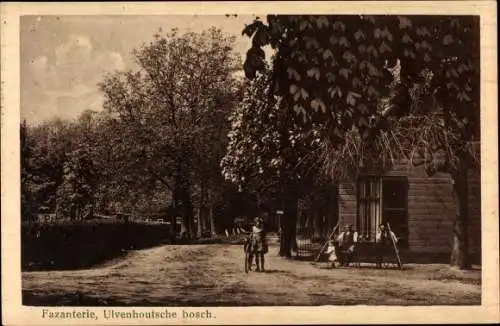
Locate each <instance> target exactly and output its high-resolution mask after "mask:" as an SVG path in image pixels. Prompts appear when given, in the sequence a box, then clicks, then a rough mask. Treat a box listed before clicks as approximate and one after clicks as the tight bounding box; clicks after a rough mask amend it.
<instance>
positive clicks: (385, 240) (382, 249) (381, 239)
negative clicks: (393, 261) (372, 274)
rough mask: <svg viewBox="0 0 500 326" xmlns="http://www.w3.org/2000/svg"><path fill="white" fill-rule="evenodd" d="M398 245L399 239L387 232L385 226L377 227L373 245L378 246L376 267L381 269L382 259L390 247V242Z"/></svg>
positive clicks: (392, 233)
mask: <svg viewBox="0 0 500 326" xmlns="http://www.w3.org/2000/svg"><path fill="white" fill-rule="evenodd" d="M391 238H392V241H394V243H398V241H399V239H398V238H397V237H396V235H395V234H394V232H392V231H389V230H388V229H387V228H386V227H385V224H383V223H382V224H380V225H379V226H378V231H377V235H376V237H375V243H376V244H377V246H378V249H377V267H382V261H383V259H384V255H385V253H386V252H387V251H388V250H389V249H390V248H391V247H392V241H391Z"/></svg>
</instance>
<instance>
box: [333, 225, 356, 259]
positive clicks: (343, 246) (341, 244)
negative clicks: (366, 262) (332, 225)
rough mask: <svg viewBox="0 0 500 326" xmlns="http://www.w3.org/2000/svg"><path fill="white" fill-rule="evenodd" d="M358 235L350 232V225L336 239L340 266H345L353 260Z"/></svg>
mask: <svg viewBox="0 0 500 326" xmlns="http://www.w3.org/2000/svg"><path fill="white" fill-rule="evenodd" d="M357 238H358V233H357V232H354V231H353V230H352V225H350V224H349V225H346V226H345V228H344V232H342V233H341V234H339V236H338V237H337V244H338V252H337V257H338V261H339V263H340V265H341V266H347V265H348V264H349V263H350V262H351V261H352V258H353V255H354V251H355V244H356V242H357V241H358V239H357Z"/></svg>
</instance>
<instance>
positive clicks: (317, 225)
mask: <svg viewBox="0 0 500 326" xmlns="http://www.w3.org/2000/svg"><path fill="white" fill-rule="evenodd" d="M321 223H322V221H321V214H320V212H319V210H318V208H317V206H316V204H315V205H314V208H313V229H314V233H313V234H314V237H315V238H321V233H322V227H321Z"/></svg>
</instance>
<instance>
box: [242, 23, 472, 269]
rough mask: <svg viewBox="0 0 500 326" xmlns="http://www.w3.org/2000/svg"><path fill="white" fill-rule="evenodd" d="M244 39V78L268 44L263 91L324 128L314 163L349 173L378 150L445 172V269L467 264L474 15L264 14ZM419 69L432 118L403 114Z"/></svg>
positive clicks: (259, 66)
mask: <svg viewBox="0 0 500 326" xmlns="http://www.w3.org/2000/svg"><path fill="white" fill-rule="evenodd" d="M243 34H245V35H248V36H249V37H251V39H252V46H251V48H250V49H249V50H248V52H247V59H246V61H245V65H244V67H245V72H246V75H247V77H249V78H254V77H255V76H256V72H257V71H259V70H263V69H264V63H265V53H264V51H263V50H262V47H263V46H266V45H270V46H271V47H272V48H273V49H275V51H276V54H275V58H274V60H273V74H272V76H273V78H271V80H270V87H271V89H272V90H273V91H274V93H275V94H276V95H279V96H282V98H283V101H285V102H286V103H287V107H288V108H289V109H290V110H293V111H294V112H295V113H296V115H295V116H296V118H297V121H298V122H299V123H302V124H303V125H305V126H310V125H312V124H313V123H315V122H318V123H321V124H322V125H324V126H326V128H327V130H328V135H327V138H325V139H324V146H323V148H324V151H323V155H322V156H321V157H322V158H325V159H326V162H325V163H327V164H324V166H325V167H326V168H327V171H326V172H327V173H328V174H329V175H331V176H332V177H334V178H339V177H341V176H343V175H345V173H344V172H347V174H351V175H352V174H355V173H356V171H358V170H359V169H360V168H362V167H363V166H365V164H368V163H370V161H371V160H373V159H375V158H376V157H377V156H378V155H376V154H377V153H378V154H380V153H381V152H380V150H382V155H380V158H381V159H380V161H381V162H382V163H387V165H388V166H390V165H391V162H393V161H394V159H397V158H398V157H399V158H401V157H406V158H409V161H410V162H420V163H421V162H424V163H423V164H426V165H427V166H428V169H427V170H428V171H429V172H430V173H432V172H433V171H436V170H440V171H444V172H447V173H449V174H450V175H451V177H452V179H453V181H454V190H455V194H456V198H457V200H456V206H457V214H456V219H455V225H454V230H453V235H454V245H453V252H452V256H451V264H452V265H456V266H459V267H460V268H467V267H468V266H469V265H470V263H469V259H468V255H467V215H468V212H467V200H468V197H467V171H468V170H469V169H470V168H474V167H477V163H478V159H477V155H476V154H475V152H476V151H474V146H471V143H472V142H474V141H476V140H478V139H479V19H478V17H474V16H365V15H352V16H347V15H345V16H289V15H268V16H267V24H266V23H264V22H263V21H261V20H259V19H257V20H255V21H254V22H252V23H251V24H249V25H247V26H246V27H245V29H244V30H243ZM396 67H398V69H399V71H398V72H397V73H394V69H396ZM391 70H392V72H391ZM426 70H427V71H430V72H431V75H432V77H431V78H430V85H431V89H432V90H433V92H432V98H433V99H434V102H435V106H434V107H435V111H436V112H438V114H433V115H429V114H428V113H422V112H410V110H409V108H410V106H411V105H410V103H411V96H410V95H411V94H410V92H409V90H410V89H414V86H415V85H417V84H423V83H424V82H423V79H425V78H424V77H423V74H422V72H423V71H426ZM395 76H397V79H395ZM384 99H389V103H388V104H387V103H385V104H384V101H383V100H384ZM422 123H425V124H426V125H425V126H423V125H422ZM422 130H426V132H421V131H422ZM409 134H410V135H412V136H411V137H408V135H409ZM350 149H356V150H355V151H354V155H351V154H348V152H349V153H350ZM395 149H396V151H395ZM438 153H441V154H442V157H443V159H442V160H441V161H439V160H436V159H435V157H436V155H435V154H438ZM393 154H394V155H396V156H394V155H393ZM420 163H419V164H420ZM345 167H348V168H349V169H345ZM346 170H347V171H346Z"/></svg>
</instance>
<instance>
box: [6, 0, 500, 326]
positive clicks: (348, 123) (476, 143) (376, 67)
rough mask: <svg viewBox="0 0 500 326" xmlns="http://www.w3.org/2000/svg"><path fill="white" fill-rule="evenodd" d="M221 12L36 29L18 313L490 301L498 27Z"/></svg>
mask: <svg viewBox="0 0 500 326" xmlns="http://www.w3.org/2000/svg"><path fill="white" fill-rule="evenodd" d="M465 2H466V1H465ZM254 5H256V4H254ZM224 8H225V10H226V11H227V13H226V11H223V12H214V13H202V12H201V11H200V12H196V13H194V12H192V13H188V14H186V13H183V14H180V13H179V14H177V13H168V10H167V11H165V12H164V13H161V14H160V13H154V12H150V13H148V14H147V15H144V14H131V13H130V12H127V14H120V13H119V12H117V14H90V15H88V14H85V15H84V14H77V13H74V14H49V13H47V11H45V12H43V13H41V14H36V13H30V14H26V15H20V16H19V23H18V35H19V46H18V48H17V49H18V50H17V51H18V55H19V62H18V64H19V70H18V71H19V76H18V80H19V111H18V114H17V118H16V119H17V120H13V121H16V122H15V123H16V126H15V128H16V129H12V130H17V132H18V134H17V135H18V136H17V140H16V142H15V144H17V145H16V148H15V150H17V151H18V158H19V162H20V164H19V169H18V170H16V171H17V172H16V174H18V176H17V177H16V178H18V179H17V180H18V182H19V186H18V188H15V189H19V195H16V194H15V192H14V195H15V196H14V195H12V196H13V197H18V199H17V200H18V203H19V208H16V209H17V210H18V213H19V219H17V218H16V217H15V216H9V219H10V220H11V221H10V222H12V223H16V225H17V226H16V227H15V229H14V230H18V231H16V232H19V235H18V238H17V239H19V240H18V242H19V243H20V247H19V259H20V261H19V262H18V263H17V264H18V265H20V286H21V289H20V293H19V296H20V301H21V302H20V304H21V305H22V306H23V307H29V308H33V307H34V308H40V310H37V311H40V313H39V314H38V315H39V316H38V317H39V318H41V319H44V320H45V322H51V321H52V322H53V321H55V320H57V321H58V322H62V321H66V322H68V321H71V322H77V319H79V318H80V319H89V320H94V321H95V320H98V321H100V322H103V323H106V322H108V321H115V322H116V321H117V320H120V319H121V320H130V319H133V320H136V321H140V320H141V318H142V320H144V318H145V319H146V320H148V319H162V318H163V319H169V318H176V317H180V318H183V319H184V322H186V320H187V322H200V320H210V319H215V315H214V313H213V312H212V311H211V310H210V309H209V307H278V306H280V307H290V308H293V307H295V306H300V307H321V306H341V307H350V306H360V305H362V306H373V307H375V306H394V307H401V306H403V307H416V306H420V307H422V306H426V307H433V306H434V307H436V306H469V307H480V306H481V305H483V304H485V302H484V289H485V287H486V285H485V284H486V283H485V282H486V281H487V280H485V278H484V277H485V276H484V275H485V268H484V261H485V258H486V257H485V255H486V253H485V250H484V248H485V247H484V239H485V226H484V225H485V222H484V221H485V219H486V217H487V216H486V215H484V214H485V210H484V208H485V205H484V202H485V198H486V197H487V196H489V197H490V198H491V196H492V195H491V192H490V193H489V194H488V193H485V192H484V189H485V188H484V187H485V181H486V182H489V181H495V182H498V176H497V173H498V172H495V171H498V166H497V164H498V163H497V162H495V164H496V166H493V167H492V169H491V170H490V171H489V173H490V174H489V176H491V173H494V175H493V177H488V179H487V178H486V177H485V176H484V175H483V174H484V173H485V161H484V155H485V154H484V153H485V151H484V149H485V141H488V139H486V140H485V137H486V138H488V137H490V136H491V135H496V132H497V129H496V128H497V125H496V124H495V125H492V124H491V123H493V121H490V123H489V124H486V122H485V120H484V117H485V115H486V114H487V113H486V112H485V110H490V111H491V110H495V111H496V108H495V107H488V108H487V107H486V106H485V105H484V104H485V103H486V102H485V100H484V96H485V94H486V91H485V89H484V87H485V86H484V85H485V84H484V83H483V82H482V80H484V79H482V78H484V76H483V74H484V73H485V72H484V70H482V68H483V69H484V67H485V66H484V64H483V63H484V61H482V60H484V56H485V52H486V51H485V48H484V47H482V46H481V45H482V44H483V43H482V42H484V39H483V37H484V35H483V34H482V32H483V31H482V29H481V26H482V25H481V22H482V20H481V19H482V18H481V16H480V15H479V14H477V13H474V12H471V13H469V14H467V13H465V12H461V13H459V14H456V13H453V14H445V13H440V12H435V13H434V14H428V13H426V14H418V13H414V14H410V13H406V12H403V13H394V14H393V13H389V12H388V13H387V14H382V13H378V12H377V13H374V14H371V13H365V12H362V11H359V13H355V12H354V13H349V14H347V13H338V14H337V13H335V12H331V13H330V12H325V13H324V14H316V13H311V14H309V13H300V12H297V13H283V14H281V13H276V12H274V11H271V10H270V11H268V12H265V13H262V14H261V13H260V12H261V10H260V11H259V13H257V11H256V13H251V12H244V13H241V12H240V11H237V10H234V11H233V12H237V13H232V12H231V9H232V8H231V7H224ZM2 9H3V8H2ZM495 24H496V21H495ZM495 40H496V36H495ZM487 51H489V52H488V53H490V52H491V50H487ZM490 54H491V53H490ZM495 55H496V52H495ZM489 57H491V55H489ZM4 64H5V62H4V57H3V56H2V66H4ZM494 68H495V69H496V65H495V66H494ZM486 69H487V68H486ZM2 70H3V68H2ZM489 76H491V74H489ZM490 82H492V81H491V80H490ZM494 83H495V85H497V81H496V80H495V81H494ZM489 89H490V90H491V87H490V88H489ZM495 89H496V87H495ZM3 94H4V89H3V88H2V97H3ZM495 95H496V94H495ZM489 96H494V95H492V94H489ZM3 101H4V100H3V99H2V102H3ZM493 103H496V102H493ZM4 108H5V106H4V103H2V116H3V115H4V114H3V113H4V112H3V111H4ZM493 116H494V117H496V113H495V114H494V115H493ZM3 120H4V121H3V122H2V129H4V122H5V119H3ZM11 128H14V127H11ZM17 128H18V129H17ZM492 128H493V129H492ZM2 134H3V131H2ZM489 140H490V141H492V140H493V139H489ZM494 141H495V146H494V147H497V143H496V138H495V140H494ZM2 145H3V143H2ZM2 147H3V146H2ZM12 147H14V146H12ZM491 147H493V146H491V145H490V146H488V148H491ZM488 155H489V154H488ZM4 160H5V158H4V153H3V149H2V161H4ZM14 164H15V163H14ZM4 171H5V169H4V166H3V165H2V204H4V205H3V206H5V201H4V185H5V183H4ZM493 186H495V185H493ZM490 189H491V187H490ZM495 191H497V190H495ZM495 194H496V195H498V193H497V192H496V193H494V194H493V198H497V197H495ZM496 200H497V199H496ZM490 203H491V201H490ZM497 204H498V202H497ZM492 209H493V210H494V211H492V212H490V211H488V212H489V213H488V218H489V219H494V220H495V222H494V223H497V224H493V226H495V225H496V226H498V210H497V207H492ZM492 214H493V215H492ZM5 217H6V216H4V211H2V222H3V220H4V218H5ZM2 224H3V223H2ZM489 225H490V226H491V225H492V224H491V223H490V224H489ZM486 231H488V232H490V233H487V234H491V235H490V236H488V237H491V239H492V240H493V241H497V242H496V245H497V247H498V228H495V229H493V230H491V229H486ZM4 232H5V228H4V225H2V238H4ZM2 242H3V241H2ZM4 246H5V243H4V242H3V243H2V247H4ZM490 247H491V246H490ZM3 249H5V248H3ZM7 250H8V249H7ZM496 250H497V252H496V253H495V252H493V254H495V255H493V256H492V261H493V262H495V261H496V267H495V268H496V269H497V272H498V248H496ZM3 256H4V250H3V252H2V258H3ZM3 263H4V262H3ZM3 274H4V273H2V275H3ZM494 282H497V283H493V284H497V285H498V276H497V279H496V280H495V281H494ZM490 284H491V283H490ZM496 296H498V293H497V294H496ZM497 305H498V303H497ZM49 307H59V308H61V307H68V308H75V307H80V310H78V311H77V312H75V310H64V311H62V310H57V311H55V310H51V309H48V308H49ZM85 307H87V308H88V307H100V308H101V310H100V311H99V314H98V315H96V313H95V312H93V311H91V310H88V309H85ZM132 307H139V308H145V307H146V308H147V307H156V310H155V311H151V310H148V309H146V310H144V309H143V310H140V311H141V312H138V311H139V310H137V311H135V310H126V308H132ZM158 307H161V308H158ZM176 307H192V309H191V310H189V309H182V310H179V311H174V310H171V309H174V308H176ZM497 308H498V306H497ZM75 314H77V315H78V316H80V317H75ZM174 315H175V316H174ZM492 316H493V315H492ZM240 322H241V320H240ZM366 322H369V320H366Z"/></svg>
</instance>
